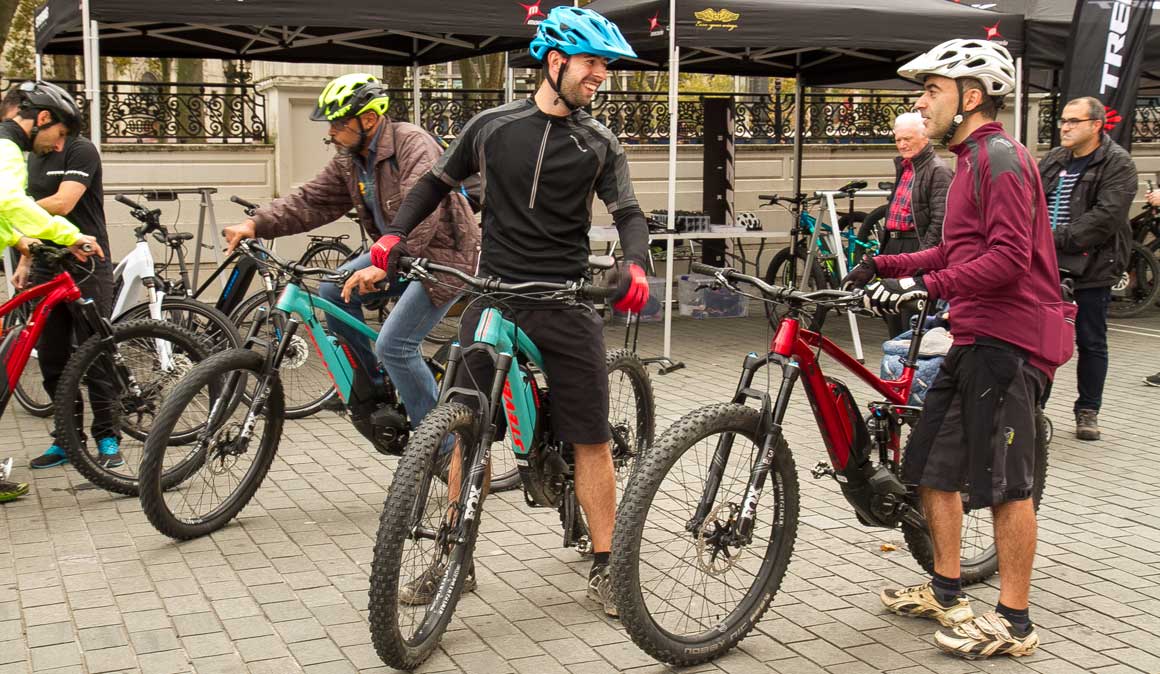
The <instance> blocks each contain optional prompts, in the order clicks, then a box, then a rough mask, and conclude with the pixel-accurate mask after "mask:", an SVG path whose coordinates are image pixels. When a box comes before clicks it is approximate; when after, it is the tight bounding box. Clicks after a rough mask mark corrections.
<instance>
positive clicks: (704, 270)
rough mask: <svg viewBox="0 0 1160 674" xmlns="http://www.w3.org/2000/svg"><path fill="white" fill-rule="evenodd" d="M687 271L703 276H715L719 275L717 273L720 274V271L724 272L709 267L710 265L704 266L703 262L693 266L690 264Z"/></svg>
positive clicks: (695, 263) (717, 268)
mask: <svg viewBox="0 0 1160 674" xmlns="http://www.w3.org/2000/svg"><path fill="white" fill-rule="evenodd" d="M689 269H690V270H692V271H693V273H696V274H704V275H705V276H716V275H717V274H719V273H721V272H722V271H724V270H723V269H721V268H720V267H714V266H711V265H707V264H705V263H703V262H694V263H693V264H692V265H691V266H690V267H689Z"/></svg>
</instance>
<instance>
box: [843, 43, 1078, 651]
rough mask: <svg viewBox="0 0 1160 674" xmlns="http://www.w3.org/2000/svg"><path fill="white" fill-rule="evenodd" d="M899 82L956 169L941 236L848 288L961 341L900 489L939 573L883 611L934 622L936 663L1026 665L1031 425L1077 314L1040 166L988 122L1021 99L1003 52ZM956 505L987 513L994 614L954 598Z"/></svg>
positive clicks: (1034, 640) (892, 598) (878, 308)
mask: <svg viewBox="0 0 1160 674" xmlns="http://www.w3.org/2000/svg"><path fill="white" fill-rule="evenodd" d="M898 72H899V74H900V75H901V76H902V77H905V78H908V79H913V80H918V81H920V82H922V84H923V95H922V98H920V99H919V101H918V103H917V104H916V105H915V107H916V109H917V110H918V112H919V113H921V114H922V117H923V122H924V125H925V129H926V134H927V136H929V137H930V138H933V139H943V140H944V142H946V143H947V144H948V145H949V146H950V149H951V151H952V152H954V153H955V155H957V157H958V159H957V166H956V170H955V177H954V180H953V181H952V182H951V186H950V190H949V192H948V195H947V208H946V217H945V220H944V226H943V239H942V242H941V243H940V244H939V245H938V246H936V247H934V248H929V249H926V250H922V251H918V252H916V253H909V254H905V255H883V256H879V257H877V258H873V259H870V258H866V259H864V260H863V261H862V263H861V264H859V265H858V266H857V267H855V268H854V270H852V271H851V272H850V274H849V276H848V277H847V280H848V281H849V283H850V284H851V285H853V286H866V305H867V307H868V308H870V309H871V310H873V311H875V312H876V313H879V314H889V313H897V312H898V311H899V310H900V308H901V307H902V306H904V305H907V304H909V303H911V301H913V300H934V299H947V300H950V302H951V306H952V307H953V309H952V310H951V320H952V322H953V328H954V329H953V333H954V337H955V341H954V346H953V347H952V348H951V351H950V353H949V354H947V358H946V361H945V362H944V364H943V367H942V371H941V373H940V375H939V378H938V379H937V380H935V384H934V385H933V386H932V387H931V388H930V390H929V391H928V393H927V398H926V403H925V406H924V409H923V413H922V417H921V418H920V419H919V421H918V424H917V425H916V427H915V429H914V432H913V433H912V434H911V436H910V440H909V443H908V445H907V449H906V454H905V460H904V463H903V479H904V480H905V481H906V482H907V483H908V484H913V485H917V487H918V491H919V494H920V496H921V499H922V508H923V513H924V515H925V517H926V521H927V524H928V526H929V529H930V536H931V539H932V541H933V544H934V565H933V569H932V571H933V576H934V577H933V579H932V580H931V582H928V583H924V584H923V585H919V586H917V587H910V588H903V589H887V590H883V592H882V594H881V599H882V603H883V604H884V605H885V606H886V607H887V608H888V609H890V610H891V611H894V612H895V613H898V614H900V615H907V616H915V617H923V618H930V619H934V620H937V621H938V622H939V623H940V624H942V625H943V626H944V628H943V629H941V630H939V631H938V633H937V634H935V643H936V644H937V645H938V646H939V648H941V649H943V650H944V651H947V652H950V653H953V654H955V655H959V656H962V657H970V658H980V657H989V656H992V655H1012V656H1022V655H1029V654H1031V653H1032V652H1033V651H1034V650H1035V648H1036V647H1037V646H1038V645H1039V635H1038V632H1037V631H1036V629H1035V626H1034V625H1033V624H1032V623H1031V620H1030V617H1029V614H1028V595H1029V593H1030V588H1031V566H1032V561H1033V560H1034V557H1035V540H1036V521H1035V506H1034V503H1033V498H1032V494H1033V493H1034V491H1035V489H1036V485H1035V472H1036V470H1035V468H1036V467H1035V446H1036V432H1037V427H1036V413H1037V410H1038V409H1039V407H1040V404H1041V401H1042V400H1043V397H1044V393H1045V390H1046V389H1047V388H1048V386H1049V384H1050V381H1051V377H1052V376H1053V374H1054V372H1055V369H1056V368H1057V367H1058V366H1059V365H1061V364H1062V363H1064V362H1066V361H1067V359H1068V358H1070V356H1071V351H1072V348H1073V347H1072V346H1071V344H1072V342H1073V341H1074V329H1073V328H1072V327H1071V326H1070V325H1069V324H1068V323H1067V320H1066V319H1067V316H1068V314H1070V316H1071V317H1072V318H1074V315H1075V314H1074V306H1072V305H1065V304H1064V303H1063V302H1062V299H1061V297H1060V287H1059V270H1058V268H1057V266H1056V260H1055V252H1054V245H1053V243H1052V235H1051V228H1050V225H1049V223H1048V219H1047V209H1046V207H1045V201H1044V197H1043V185H1042V184H1041V182H1040V177H1039V171H1038V170H1037V169H1036V164H1035V160H1034V159H1033V158H1032V156H1031V154H1030V153H1029V152H1028V151H1027V148H1025V147H1023V146H1022V145H1020V144H1019V143H1018V142H1016V141H1015V140H1014V139H1012V138H1011V137H1010V136H1008V135H1007V133H1006V132H1005V131H1004V130H1003V127H1002V125H1001V124H999V123H998V122H996V121H995V116H996V113H997V111H998V110H999V109H1000V108H1001V107H1002V103H1003V97H1004V96H1006V95H1007V94H1008V93H1010V92H1011V91H1013V90H1014V88H1015V69H1014V66H1013V64H1012V60H1011V55H1010V54H1008V53H1007V50H1006V49H1004V48H1003V47H1001V46H999V45H996V44H994V43H991V42H985V41H981V40H951V41H949V42H945V43H943V44H941V45H939V46H938V47H935V48H934V49H933V50H931V51H930V52H927V53H926V54H923V55H922V56H919V57H918V58H916V59H914V60H913V61H911V62H910V63H908V64H907V65H905V66H903V67H902V68H900V69H899V71H898ZM875 277H881V278H879V280H877V281H874V282H873V283H871V281H873V280H874V279H875ZM867 284H869V285H867ZM963 496H967V497H968V499H969V500H968V501H967V502H966V503H967V508H968V509H977V508H984V507H990V508H991V510H992V512H993V515H994V524H995V544H996V548H997V550H998V555H999V573H1000V577H1001V579H1002V587H1001V590H1000V594H999V603H998V606H997V607H996V608H995V610H994V611H988V612H987V613H985V614H983V615H981V616H978V617H976V616H975V615H974V613H973V612H972V610H971V604H970V601H969V600H968V599H967V598H966V597H965V596H964V595H963V593H962V574H961V569H960V561H961V560H960V532H961V528H962V518H963V510H964V507H963V504H964V501H963Z"/></svg>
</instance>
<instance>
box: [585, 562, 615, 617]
mask: <svg viewBox="0 0 1160 674" xmlns="http://www.w3.org/2000/svg"><path fill="white" fill-rule="evenodd" d="M588 598H589V599H591V600H592V601H594V602H596V603H597V604H600V607H601V608H603V609H604V614H605V615H609V616H612V617H613V618H619V617H620V611H618V610H617V609H616V599H615V598H614V597H613V596H612V576H611V575H609V571H608V565H607V564H604V565H602V566H598V567H596V568H595V569H593V570H592V575H590V576H588Z"/></svg>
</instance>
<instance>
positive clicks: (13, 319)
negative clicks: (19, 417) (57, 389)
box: [0, 303, 52, 419]
mask: <svg viewBox="0 0 1160 674" xmlns="http://www.w3.org/2000/svg"><path fill="white" fill-rule="evenodd" d="M31 314H32V305H31V304H28V303H26V304H22V305H20V306H19V307H17V308H16V309H15V310H14V311H13V312H12V313H10V314H8V315H7V316H5V317H4V323H3V326H4V329H3V330H0V339H3V338H4V336H6V335H7V334H8V332H9V331H10V330H19V329H20V328H21V327H22V326H23V325H24V324H25V323H27V322H28V317H29V316H30V315H31ZM13 394H14V395H15V396H16V402H18V403H20V406H21V407H23V408H24V411H26V412H28V413H29V414H31V415H32V416H34V417H40V418H42V419H43V418H44V417H50V416H52V398H51V397H49V395H48V392H47V391H45V390H44V375H43V374H42V373H41V372H40V359H39V358H37V357H36V351H35V350H33V352H32V356H31V357H29V359H28V363H27V364H26V365H25V366H24V371H22V372H21V373H20V379H19V380H18V381H17V382H16V390H15V391H13Z"/></svg>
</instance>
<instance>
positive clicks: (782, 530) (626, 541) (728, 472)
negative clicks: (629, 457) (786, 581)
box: [611, 404, 798, 666]
mask: <svg viewBox="0 0 1160 674" xmlns="http://www.w3.org/2000/svg"><path fill="white" fill-rule="evenodd" d="M760 421H761V414H760V412H758V411H757V410H755V409H752V408H749V407H745V406H743V405H736V404H723V405H712V406H709V407H704V408H701V409H698V410H694V411H693V412H690V413H689V414H687V415H685V416H684V417H683V418H681V419H680V420H679V421H677V423H675V424H674V425H673V426H672V427H671V428H670V429H669V430H667V431H665V433H664V434H663V435H661V437H660V438H658V439H657V442H656V444H655V445H654V446H653V447H652V449H650V450H649V451H648V452H646V453H645V455H644V457H642V460H641V462H640V464H639V465H638V466H637V470H636V473H635V474H634V475H633V476H632V478H631V479H630V480H629V483H628V488H627V489H626V490H625V493H624V497H623V498H622V499H621V502H620V507H619V509H618V510H617V516H616V527H615V529H614V534H613V541H612V568H611V572H612V582H613V595H614V596H615V597H617V607H618V609H619V611H620V620H621V622H622V623H623V624H624V627H625V629H626V630H627V631H628V634H629V636H630V637H632V640H633V642H635V643H636V645H637V646H639V647H640V648H641V649H643V650H644V651H645V652H646V653H648V654H649V655H651V656H653V657H654V658H656V659H658V660H661V661H662V662H666V663H669V664H672V665H678V666H681V665H692V664H697V663H701V662H706V661H708V660H711V659H713V658H716V657H718V656H720V655H722V654H724V653H725V652H726V651H728V650H729V649H731V648H733V646H735V645H736V644H737V642H739V641H741V639H743V638H745V636H746V635H747V634H748V633H749V632H750V630H752V629H753V627H754V626H755V625H756V624H757V621H758V620H760V619H761V616H762V615H763V614H764V613H765V611H766V610H767V609H768V608H769V604H770V603H771V602H772V601H773V598H774V595H776V594H777V590H778V587H779V586H780V584H781V581H782V578H783V577H784V576H785V572H786V567H787V566H788V564H789V559H790V555H791V553H792V552H793V545H794V536H795V535H796V532H797V522H798V483H797V473H796V472H795V470H794V463H793V457H792V455H791V453H790V450H789V447H787V446H786V444H785V442H784V440H783V441H782V442H781V443H780V445H779V446H778V447H777V448H776V450H775V452H774V461H773V469H772V470H771V472H770V474H769V476H768V478H767V480H766V483H765V486H764V490H763V491H762V493H761V498H760V499H759V500H758V502H757V503H753V504H750V503H746V504H743V503H742V500H743V499H744V498H745V494H746V486H747V482H748V479H749V474H750V471H751V470H752V468H753V465H754V461H755V460H756V458H757V455H758V453H759V451H760V449H759V448H760V446H761V443H762V440H763V439H762V438H761V437H759V436H758V427H759V424H760ZM729 437H731V438H732V450H731V452H730V455H729V459H728V461H727V462H726V463H725V465H724V466H723V467H721V475H720V478H721V482H720V487H719V489H718V491H717V493H716V498H715V500H714V502H713V503H712V505H711V507H710V510H709V513H708V515H707V516H706V517H705V518H704V519H703V520H702V521H701V522H700V523H695V522H693V520H694V519H695V517H694V515H695V513H696V511H697V508H698V504H699V502H700V500H701V498H702V492H703V486H704V485H705V484H706V481H707V480H708V479H709V475H710V469H711V463H712V461H713V459H714V455H715V453H716V448H717V444H718V442H720V441H723V440H726V439H727V438H729ZM743 507H745V508H747V509H748V508H753V512H754V513H755V524H754V528H753V532H752V535H751V536H750V537H748V538H742V537H741V536H740V532H738V531H736V528H735V523H736V521H737V519H738V517H739V516H740V514H741V512H742V508H743Z"/></svg>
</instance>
